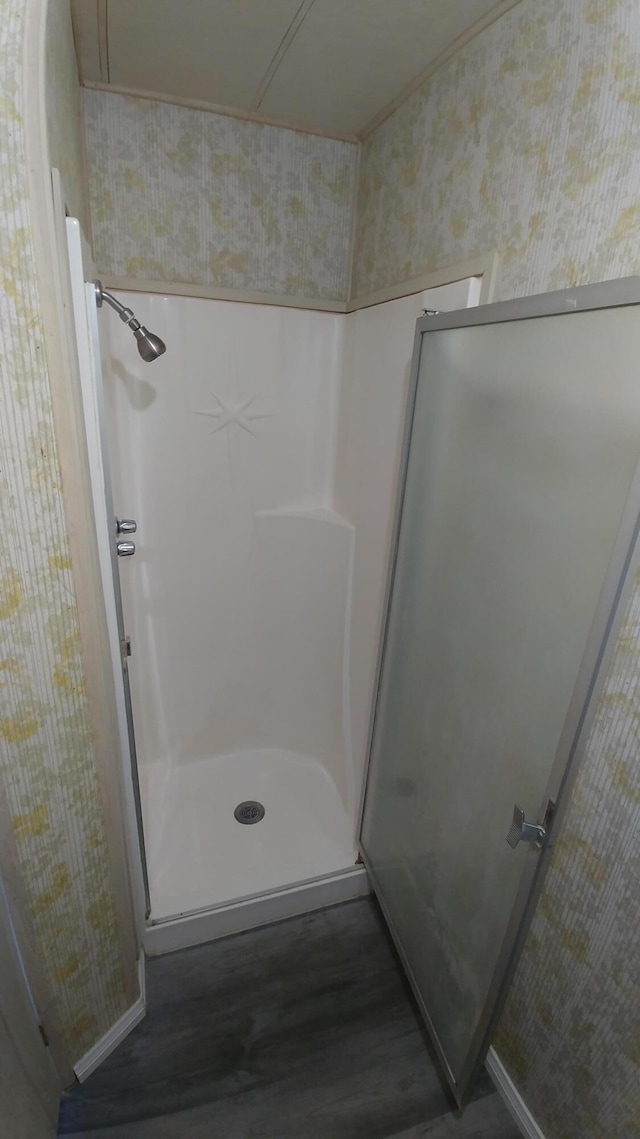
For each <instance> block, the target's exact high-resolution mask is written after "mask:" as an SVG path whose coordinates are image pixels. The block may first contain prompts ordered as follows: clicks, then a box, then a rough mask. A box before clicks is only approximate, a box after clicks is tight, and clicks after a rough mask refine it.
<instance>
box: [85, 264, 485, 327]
mask: <svg viewBox="0 0 640 1139" xmlns="http://www.w3.org/2000/svg"><path fill="white" fill-rule="evenodd" d="M499 264H500V261H499V257H498V254H497V253H496V252H495V251H494V252H492V253H480V254H478V256H477V257H468V258H467V260H466V261H458V262H457V263H456V264H454V265H445V266H444V267H443V268H442V269H433V270H430V271H429V272H426V273H421V274H420V275H419V276H418V277H411V278H410V279H409V280H407V281H401V282H400V283H399V284H397V285H389V286H388V287H387V288H385V289H379V290H378V291H377V292H375V293H368V294H367V295H366V296H364V297H357V298H354V299H353V300H350V301H334V300H328V299H326V298H324V297H295V296H290V295H288V294H287V293H264V292H260V291H258V290H253V289H220V288H217V287H215V286H213V285H194V284H190V283H188V282H184V281H148V280H145V279H139V278H137V277H118V276H113V275H112V274H111V273H102V274H99V275H100V280H101V281H102V283H103V285H104V286H105V288H106V289H120V290H121V291H122V292H125V293H159V294H161V295H162V296H170V297H196V298H200V299H202V300H207V301H237V302H239V303H240V304H251V305H280V306H281V307H283V308H302V309H313V310H314V311H316V312H343V313H350V312H356V311H357V310H358V309H361V308H370V307H371V306H372V305H380V304H384V303H385V302H386V301H395V300H398V299H399V298H400V297H408V296H410V295H411V294H412V293H422V292H424V290H425V289H435V288H437V287H438V286H439V285H450V284H451V283H452V282H453V281H463V280H464V279H465V278H466V277H481V278H482V284H481V288H480V300H479V302H478V303H479V304H481V305H484V304H489V303H490V302H491V301H492V300H493V297H494V293H495V287H496V281H497V276H498V268H499Z"/></svg>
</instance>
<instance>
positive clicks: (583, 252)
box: [353, 0, 640, 300]
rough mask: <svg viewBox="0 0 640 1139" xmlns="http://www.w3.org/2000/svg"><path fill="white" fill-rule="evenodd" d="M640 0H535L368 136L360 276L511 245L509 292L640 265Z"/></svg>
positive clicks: (504, 257) (372, 281)
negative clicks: (639, 2) (637, 1)
mask: <svg viewBox="0 0 640 1139" xmlns="http://www.w3.org/2000/svg"><path fill="white" fill-rule="evenodd" d="M639 236H640V6H639V5H638V4H637V3H636V2H635V0H523V2H522V3H521V4H519V5H517V6H516V7H515V8H514V9H513V10H512V11H510V12H508V13H507V14H506V15H504V16H502V17H501V19H499V20H497V21H496V23H494V24H493V25H491V27H489V28H488V29H486V30H485V31H484V32H482V33H481V35H479V36H478V37H477V38H476V39H475V40H473V41H472V42H471V43H469V44H467V45H466V46H465V47H464V48H462V50H461V51H460V52H458V54H457V55H456V56H454V57H453V59H452V60H450V61H449V63H447V64H446V65H445V66H444V67H443V68H442V69H441V70H440V71H438V72H436V74H435V75H433V76H432V77H431V79H430V80H428V81H427V83H426V84H425V85H424V86H423V87H422V88H420V90H419V91H417V92H415V94H414V95H412V96H411V98H409V99H408V100H407V102H405V103H404V104H403V105H402V106H401V107H400V108H399V109H398V110H397V111H396V112H395V114H393V115H392V116H391V117H390V118H389V119H387V121H386V122H384V123H383V124H382V125H381V126H380V127H378V129H377V130H376V131H374V133H373V134H372V135H371V136H370V137H369V138H368V139H367V141H366V142H365V144H364V146H363V148H362V155H361V164H360V182H359V196H358V206H357V223H356V240H355V255H354V266H353V283H354V288H353V292H354V295H355V296H356V297H362V296H366V295H367V294H369V293H372V292H374V291H376V290H378V289H381V288H384V287H386V286H389V285H393V284H396V283H397V282H401V281H403V280H405V279H407V278H410V277H413V276H417V275H418V274H420V273H423V272H426V271H429V270H432V269H437V268H439V267H442V266H446V265H451V264H452V263H454V262H457V261H462V260H464V259H465V258H467V257H470V256H472V255H476V254H479V253H487V252H490V251H493V250H497V251H498V253H499V254H500V261H501V277H500V281H499V286H498V296H497V298H496V299H498V300H501V299H506V298H509V297H516V296H526V295H529V294H532V293H539V292H546V291H548V290H549V289H558V288H564V287H565V286H568V285H578V284H584V283H586V282H587V281H598V280H604V279H605V278H611V277H620V276H624V275H625V274H629V273H633V272H638V271H639V270H640V245H639V243H638V238H639Z"/></svg>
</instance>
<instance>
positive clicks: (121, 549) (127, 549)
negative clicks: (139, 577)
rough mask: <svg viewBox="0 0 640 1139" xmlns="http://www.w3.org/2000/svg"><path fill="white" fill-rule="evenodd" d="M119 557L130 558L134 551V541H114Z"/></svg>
mask: <svg viewBox="0 0 640 1139" xmlns="http://www.w3.org/2000/svg"><path fill="white" fill-rule="evenodd" d="M116 550H117V551H118V557H119V558H130V557H131V555H132V554H135V552H136V544H135V542H116Z"/></svg>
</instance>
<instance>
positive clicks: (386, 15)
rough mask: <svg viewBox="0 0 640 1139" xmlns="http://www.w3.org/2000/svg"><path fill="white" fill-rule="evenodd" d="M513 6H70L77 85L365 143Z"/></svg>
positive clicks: (145, 1) (388, 0) (183, 0)
mask: <svg viewBox="0 0 640 1139" xmlns="http://www.w3.org/2000/svg"><path fill="white" fill-rule="evenodd" d="M517 2H518V0H499V2H497V0H135V3H132V0H72V5H71V6H72V14H73V26H74V36H75V40H76V51H77V54H78V62H79V70H80V78H81V81H82V82H83V83H85V84H87V85H89V86H96V85H97V86H100V87H110V88H113V89H114V90H122V89H125V90H126V91H128V92H131V93H141V94H155V95H158V96H161V97H163V98H165V99H168V100H170V101H176V102H182V101H184V102H196V103H205V104H208V105H210V106H212V107H215V108H218V109H220V108H224V109H226V110H233V111H236V112H240V113H243V114H245V115H247V116H248V117H251V118H261V119H267V120H276V121H279V122H285V123H290V124H292V125H296V126H303V127H305V128H307V129H309V130H312V131H319V132H321V133H327V134H331V135H336V136H338V137H356V136H357V137H361V136H363V135H364V134H366V133H367V132H368V130H369V129H370V128H371V127H372V126H373V125H375V124H376V123H377V122H379V121H381V120H382V119H383V118H384V117H385V116H386V114H387V113H389V112H390V111H391V110H392V109H393V107H394V106H395V105H397V103H398V102H399V101H401V99H402V97H403V95H404V94H406V89H407V87H411V88H412V87H413V86H415V85H416V84H417V82H419V80H420V78H421V77H423V76H424V73H425V71H427V72H428V71H429V70H431V69H433V66H434V64H435V63H436V62H437V61H440V60H441V59H442V57H443V55H445V56H446V55H448V54H451V53H452V51H453V50H455V49H456V48H457V47H459V46H460V44H461V42H464V41H465V40H466V39H468V38H470V37H471V36H472V35H474V34H476V33H477V32H478V31H480V30H481V29H482V28H483V27H486V25H487V24H488V23H490V22H491V21H492V20H493V19H495V18H496V17H497V16H499V15H501V14H502V12H504V11H506V10H507V9H508V8H510V7H513V6H514V5H515V4H516V3H517Z"/></svg>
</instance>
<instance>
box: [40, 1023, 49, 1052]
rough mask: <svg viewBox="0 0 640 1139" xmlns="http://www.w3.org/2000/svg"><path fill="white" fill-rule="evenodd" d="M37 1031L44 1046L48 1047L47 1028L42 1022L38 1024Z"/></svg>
mask: <svg viewBox="0 0 640 1139" xmlns="http://www.w3.org/2000/svg"><path fill="white" fill-rule="evenodd" d="M38 1032H39V1033H40V1035H41V1037H42V1043H43V1044H44V1046H45V1048H48V1047H49V1037H48V1035H47V1030H46V1028H45V1026H44V1024H38Z"/></svg>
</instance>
